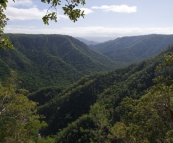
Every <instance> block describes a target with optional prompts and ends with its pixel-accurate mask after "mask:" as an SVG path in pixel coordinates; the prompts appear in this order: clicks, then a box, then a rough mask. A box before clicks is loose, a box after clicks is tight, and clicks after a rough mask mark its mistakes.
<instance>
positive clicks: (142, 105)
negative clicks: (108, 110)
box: [113, 55, 173, 143]
mask: <svg viewBox="0 0 173 143" xmlns="http://www.w3.org/2000/svg"><path fill="white" fill-rule="evenodd" d="M172 63H173V55H169V56H166V57H165V60H164V62H163V63H162V64H160V65H159V66H158V67H157V71H159V73H158V77H156V78H155V79H154V82H155V85H154V86H152V87H151V88H150V89H149V90H148V91H147V93H146V95H144V96H142V97H141V98H140V99H132V98H129V97H127V98H125V99H124V100H123V101H122V102H121V103H120V107H119V110H120V111H121V112H120V113H121V115H122V116H121V123H116V124H115V125H114V128H113V133H114V138H115V139H116V140H121V141H123V142H128V141H129V140H131V142H135V143H136V142H144V143H150V142H152V143H170V142H173V137H172V134H173V80H172V78H171V76H168V71H169V70H170V71H172ZM119 129H123V132H122V130H121V132H122V133H121V132H119ZM126 139H128V141H127V140H126Z"/></svg>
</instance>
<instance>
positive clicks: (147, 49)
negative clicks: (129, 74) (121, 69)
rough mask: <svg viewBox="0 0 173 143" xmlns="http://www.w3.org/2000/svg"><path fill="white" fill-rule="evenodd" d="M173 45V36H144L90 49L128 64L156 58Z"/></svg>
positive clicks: (94, 46)
mask: <svg viewBox="0 0 173 143" xmlns="http://www.w3.org/2000/svg"><path fill="white" fill-rule="evenodd" d="M170 44H173V35H157V34H151V35H143V36H130V37H122V38H117V39H115V40H111V41H107V42H104V43H99V44H96V45H90V46H89V47H90V48H91V49H93V50H95V51H98V52H100V53H102V54H103V55H105V56H107V57H109V58H111V59H112V60H114V61H119V62H124V63H126V64H130V63H134V62H138V61H141V60H144V59H146V58H149V57H152V56H155V55H157V54H159V53H160V52H162V51H163V50H164V49H165V47H167V46H168V45H170Z"/></svg>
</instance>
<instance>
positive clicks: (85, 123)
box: [28, 46, 173, 143]
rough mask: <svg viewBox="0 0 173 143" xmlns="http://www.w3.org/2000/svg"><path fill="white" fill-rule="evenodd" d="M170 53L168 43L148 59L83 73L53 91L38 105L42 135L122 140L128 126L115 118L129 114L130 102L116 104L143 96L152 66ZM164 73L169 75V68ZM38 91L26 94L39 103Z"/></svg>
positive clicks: (67, 139)
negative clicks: (43, 127)
mask: <svg viewBox="0 0 173 143" xmlns="http://www.w3.org/2000/svg"><path fill="white" fill-rule="evenodd" d="M172 53H173V46H170V47H169V48H168V49H167V50H166V51H165V52H163V53H161V54H160V55H158V56H156V57H154V58H152V59H149V60H146V61H143V62H140V63H138V64H133V65H130V66H128V67H126V68H122V69H117V70H115V71H112V72H109V73H104V74H96V75H93V76H85V77H83V78H82V79H80V80H79V81H78V82H76V83H74V84H72V85H71V86H69V87H68V88H66V89H64V90H62V91H57V92H56V93H55V94H54V96H53V98H52V99H51V100H49V101H48V102H47V103H46V102H45V103H44V104H42V103H41V104H40V106H39V107H38V111H39V113H40V114H42V115H44V116H45V121H47V123H48V124H49V126H48V128H47V129H46V130H44V131H43V134H55V133H57V137H56V141H57V142H73V143H74V142H99V141H104V142H114V141H117V140H121V141H122V142H125V141H126V140H128V139H129V138H126V136H125V134H126V132H125V129H127V128H128V127H127V128H125V127H126V126H125V123H122V122H120V123H119V121H121V119H122V117H124V116H123V112H125V113H128V112H129V114H130V109H131V107H133V105H128V104H126V105H127V107H126V109H124V110H123V109H122V108H120V107H119V104H120V103H121V101H122V100H123V99H124V98H125V97H130V98H131V100H133V99H134V100H138V99H139V98H140V97H142V96H143V95H145V94H146V90H147V89H148V88H150V87H151V86H153V85H155V84H154V82H153V79H154V78H156V77H158V73H157V72H156V71H155V70H156V67H157V66H158V65H159V64H160V63H162V61H163V59H164V55H169V54H172ZM165 72H166V73H167V72H168V73H169V74H168V73H167V74H166V75H170V76H171V77H173V74H172V72H171V70H169V69H168V70H166V71H165ZM171 84H172V83H171ZM40 93H41V92H37V93H33V94H32V95H29V96H28V97H29V98H32V99H33V100H35V101H37V102H41V101H39V99H40V98H36V97H38V95H39V97H41V96H43V98H44V96H45V95H43V94H40ZM33 97H35V99H34V98H33ZM139 100H140V99H139ZM125 101H126V100H125ZM125 101H124V102H125ZM130 102H131V101H129V103H130ZM122 104H123V103H122ZM131 104H133V102H132V103H131ZM128 106H130V107H128ZM128 108H129V110H128ZM171 110H172V109H171ZM130 115H131V114H130ZM130 115H128V116H129V120H130V121H131V118H130ZM144 115H145V114H144ZM141 118H142V117H141ZM136 120H137V119H136ZM116 123H117V124H116ZM118 123H119V124H118ZM139 124H140V123H139ZM148 128H149V127H148ZM128 131H129V130H128ZM134 131H135V129H134ZM153 133H154V132H153ZM127 134H128V133H127ZM148 134H149V133H148ZM121 135H122V138H120V137H121ZM134 135H135V134H133V136H134ZM123 137H124V138H123ZM127 137H129V136H127Z"/></svg>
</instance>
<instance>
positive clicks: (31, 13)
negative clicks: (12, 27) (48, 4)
mask: <svg viewBox="0 0 173 143" xmlns="http://www.w3.org/2000/svg"><path fill="white" fill-rule="evenodd" d="M46 13H47V9H43V10H40V9H38V8H37V6H36V5H34V4H33V2H32V0H15V2H13V1H12V0H10V1H9V3H8V6H7V9H6V11H5V14H6V15H7V17H8V18H9V19H10V20H34V19H37V20H41V19H42V17H43V16H44V15H45V14H46ZM61 18H67V16H64V15H60V14H59V13H58V12H57V20H59V19H61Z"/></svg>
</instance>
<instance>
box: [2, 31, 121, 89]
mask: <svg viewBox="0 0 173 143" xmlns="http://www.w3.org/2000/svg"><path fill="white" fill-rule="evenodd" d="M7 36H9V38H10V40H11V42H12V44H13V46H14V47H15V49H14V50H11V49H2V50H1V52H0V57H1V58H0V65H1V67H0V72H1V79H6V78H7V77H9V75H10V70H13V71H15V72H16V74H17V77H18V78H19V79H18V80H19V81H21V83H22V84H21V87H22V88H25V89H29V90H35V89H38V88H41V87H45V86H48V85H51V86H53V85H56V86H57V85H59V86H64V85H67V84H69V83H72V82H74V81H76V80H78V79H79V78H80V77H82V76H83V75H87V74H91V73H96V72H101V71H108V70H112V69H114V68H118V67H119V66H120V65H119V64H117V63H116V62H114V61H113V60H110V59H109V58H107V57H105V56H103V55H101V54H99V53H98V52H94V51H92V50H90V49H89V48H88V47H87V45H85V44H84V43H82V42H80V41H79V40H77V39H74V38H73V37H70V36H64V35H29V34H8V35H7Z"/></svg>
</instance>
